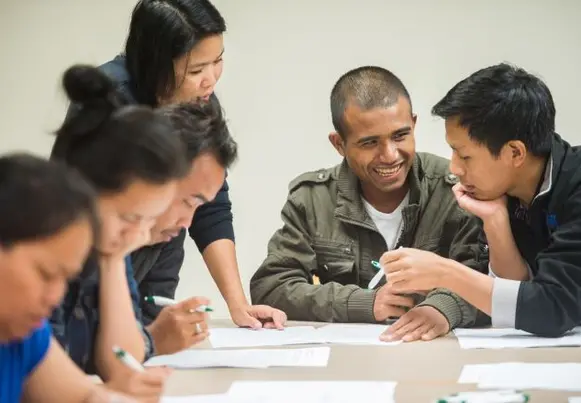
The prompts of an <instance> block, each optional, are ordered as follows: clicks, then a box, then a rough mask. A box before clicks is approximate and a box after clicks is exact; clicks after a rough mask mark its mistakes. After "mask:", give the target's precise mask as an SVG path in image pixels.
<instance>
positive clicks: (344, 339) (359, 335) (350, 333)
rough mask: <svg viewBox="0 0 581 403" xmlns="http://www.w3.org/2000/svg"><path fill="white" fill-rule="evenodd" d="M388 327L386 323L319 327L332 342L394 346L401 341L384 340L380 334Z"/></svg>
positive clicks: (325, 338)
mask: <svg viewBox="0 0 581 403" xmlns="http://www.w3.org/2000/svg"><path fill="white" fill-rule="evenodd" d="M386 329H387V326H386V325H364V324H331V325H326V326H322V327H320V328H318V329H317V333H318V334H319V336H320V337H321V338H322V339H323V340H325V342H327V343H332V344H359V345H373V346H393V345H396V344H400V343H401V341H392V342H384V341H381V340H379V336H380V335H381V334H382V333H383V332H384V331H385V330H386Z"/></svg>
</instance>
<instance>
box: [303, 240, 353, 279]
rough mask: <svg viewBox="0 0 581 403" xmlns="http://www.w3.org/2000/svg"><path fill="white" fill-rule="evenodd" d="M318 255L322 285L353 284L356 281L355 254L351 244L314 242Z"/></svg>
mask: <svg viewBox="0 0 581 403" xmlns="http://www.w3.org/2000/svg"><path fill="white" fill-rule="evenodd" d="M313 250H314V251H315V253H316V254H317V272H316V273H315V274H316V275H317V277H319V280H320V282H321V284H325V283H328V282H332V281H334V282H337V283H340V284H353V283H354V281H355V272H354V267H355V252H354V250H353V247H352V246H351V245H350V244H346V243H339V242H333V241H326V240H325V241H323V240H317V241H315V242H313Z"/></svg>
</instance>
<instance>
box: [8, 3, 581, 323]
mask: <svg viewBox="0 0 581 403" xmlns="http://www.w3.org/2000/svg"><path fill="white" fill-rule="evenodd" d="M134 4H135V1H134V0H100V1H98V2H97V1H94V0H0V50H1V52H0V72H1V73H0V89H1V91H2V94H1V96H0V136H1V141H0V152H6V151H13V150H29V151H33V152H35V153H40V154H43V155H47V153H48V151H49V149H50V145H51V144H52V138H51V136H50V135H49V134H48V133H49V132H50V131H51V130H54V129H55V128H56V127H57V126H58V124H59V123H60V120H61V118H62V116H63V113H64V110H65V107H66V105H65V102H64V97H63V95H62V93H61V91H60V87H59V86H60V83H59V78H60V75H61V73H62V72H63V71H64V69H66V68H67V67H68V66H69V65H70V64H72V63H75V62H84V63H102V62H105V61H107V60H108V59H110V58H111V57H113V56H114V55H115V54H116V53H117V52H118V51H120V50H121V49H122V46H123V43H124V40H125V35H126V32H127V26H128V21H129V15H130V12H131V9H132V8H133V5H134ZM215 4H216V6H217V7H218V8H219V9H220V11H221V12H222V13H223V15H224V17H225V18H226V22H227V24H228V34H227V36H226V54H225V63H226V64H225V71H224V75H223V78H222V80H221V81H220V83H219V85H218V90H217V93H218V95H219V96H220V98H221V100H222V103H223V105H224V107H225V109H226V114H227V117H228V119H229V121H230V125H231V130H232V132H233V134H234V135H235V137H236V139H237V140H238V142H239V143H240V152H241V159H240V161H239V163H238V164H237V165H236V166H235V167H234V169H233V170H232V172H231V173H230V176H229V181H230V185H231V197H232V200H233V202H234V216H235V230H236V235H237V243H238V257H239V261H240V268H241V272H242V278H243V281H244V284H245V286H246V285H247V283H248V280H249V279H250V277H251V275H252V273H253V272H254V271H255V269H256V267H257V266H258V265H259V264H260V262H261V261H262V259H263V257H264V254H265V251H266V243H267V241H268V239H269V237H270V235H271V234H272V232H273V231H274V230H275V229H276V228H277V227H278V226H279V225H280V218H279V211H280V208H281V207H282V204H283V203H284V200H285V197H286V188H287V183H288V182H289V181H290V180H291V179H292V178H293V177H295V176H296V175H298V174H299V173H301V172H303V171H305V170H311V169H317V168H320V167H326V166H330V165H333V164H335V163H337V162H339V158H338V156H337V155H336V154H335V152H334V150H333V149H332V148H331V146H330V145H329V144H328V142H327V138H326V137H327V133H328V132H329V131H330V130H331V122H330V118H329V106H328V97H329V91H330V89H331V86H332V85H333V83H334V81H335V80H336V79H337V78H338V77H339V75H340V74H342V73H343V72H345V71H346V70H347V69H350V68H353V67H357V66H359V65H364V64H378V65H381V66H384V67H386V68H389V69H391V70H393V71H394V72H395V73H396V74H398V75H399V76H400V77H401V79H402V80H403V81H404V83H405V84H406V85H407V86H408V89H409V91H410V92H411V95H412V98H413V102H414V108H415V110H416V112H417V113H418V115H419V120H418V126H417V132H416V134H417V146H418V149H419V150H424V151H431V152H434V153H437V154H440V155H443V156H449V150H448V148H447V146H446V144H445V142H444V134H443V125H442V124H441V122H439V121H437V120H435V119H433V118H431V117H430V115H429V110H430V107H431V106H432V105H433V104H434V103H435V102H436V101H437V100H438V99H439V97H441V96H442V95H443V94H444V93H445V91H447V90H448V89H449V88H450V87H451V86H452V85H453V84H454V83H456V82H457V81H458V80H460V79H461V78H463V77H464V76H466V75H467V74H469V73H471V72H473V71H474V70H476V69H478V68H481V67H484V66H486V65H489V64H493V63H497V62H500V61H510V62H513V63H516V64H519V65H521V66H523V67H525V68H527V69H529V70H530V71H533V72H536V73H538V74H540V75H541V76H542V77H543V78H544V79H546V81H547V83H548V85H549V87H550V88H551V90H552V92H553V96H554V98H555V102H556V104H557V109H558V114H557V128H558V130H559V132H561V134H562V135H563V136H564V137H565V138H566V139H567V140H569V141H570V142H573V143H581V124H580V123H579V120H578V115H577V113H578V109H579V94H580V93H581V76H580V73H579V71H581V70H580V66H581V24H579V18H580V17H581V2H579V1H576V0H512V1H503V0H488V1H484V0H468V1H466V0H464V1H463V0H439V1H433V0H415V1H405V0H360V1H352V0H349V1H348V0H293V1H283V0H215ZM186 256H187V257H186V262H185V265H184V267H183V269H182V280H181V283H180V287H179V289H178V294H179V297H186V296H188V295H194V294H204V295H207V296H209V297H210V298H211V299H212V300H213V301H214V306H215V307H216V308H217V312H216V315H215V316H217V317H223V316H226V315H227V311H226V309H225V305H224V304H223V302H222V300H221V298H220V295H219V293H218V291H217V289H216V287H215V286H214V284H213V282H212V280H211V278H210V276H209V275H208V273H207V270H206V269H205V267H204V266H203V262H202V261H201V259H200V257H199V254H198V252H197V250H196V248H195V246H194V244H193V242H191V241H189V240H188V242H187V246H186Z"/></svg>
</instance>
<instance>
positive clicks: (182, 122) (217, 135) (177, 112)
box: [158, 98, 238, 169]
mask: <svg viewBox="0 0 581 403" xmlns="http://www.w3.org/2000/svg"><path fill="white" fill-rule="evenodd" d="M158 111H159V113H161V114H162V115H163V116H165V117H168V118H169V120H170V121H171V124H172V126H173V130H174V132H175V133H177V134H178V136H179V137H180V139H181V141H182V142H183V144H184V152H185V159H186V160H187V161H189V162H192V161H193V160H195V159H196V158H197V157H198V156H200V155H202V154H205V153H210V154H212V155H213V156H215V157H216V159H217V160H218V163H219V164H220V165H221V166H222V167H224V168H225V169H228V168H229V167H230V166H231V165H232V164H233V163H234V161H236V158H237V157H238V145H237V144H236V141H234V139H233V138H232V136H231V135H230V131H229V130H228V126H227V124H226V121H225V120H224V117H223V114H222V108H221V107H220V104H219V103H218V100H217V99H216V98H214V99H212V101H211V102H208V103H201V104H200V103H193V102H188V103H182V104H175V105H168V106H165V107H163V108H160V109H158Z"/></svg>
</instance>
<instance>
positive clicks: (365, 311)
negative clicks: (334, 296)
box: [347, 288, 377, 323]
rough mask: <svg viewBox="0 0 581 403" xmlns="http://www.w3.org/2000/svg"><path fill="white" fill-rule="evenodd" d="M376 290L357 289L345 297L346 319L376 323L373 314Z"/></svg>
mask: <svg viewBox="0 0 581 403" xmlns="http://www.w3.org/2000/svg"><path fill="white" fill-rule="evenodd" d="M375 294H376V291H370V290H365V289H363V288H360V289H357V290H355V291H353V292H352V293H351V295H349V298H348V299H347V320H348V321H349V322H359V323H376V322H377V321H376V320H375V315H374V314H373V304H374V303H375Z"/></svg>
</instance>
